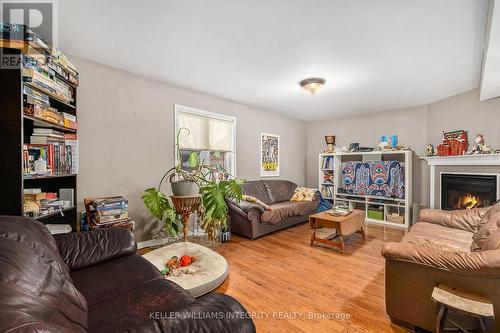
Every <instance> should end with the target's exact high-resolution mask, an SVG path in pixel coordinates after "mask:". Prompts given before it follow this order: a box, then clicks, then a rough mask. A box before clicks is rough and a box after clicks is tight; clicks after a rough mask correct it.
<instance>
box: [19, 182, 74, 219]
mask: <svg viewBox="0 0 500 333" xmlns="http://www.w3.org/2000/svg"><path fill="white" fill-rule="evenodd" d="M23 202H24V215H25V216H29V217H33V218H40V217H43V216H46V215H49V214H53V213H57V212H62V210H64V209H67V208H70V207H71V201H70V200H62V199H61V198H59V197H58V195H57V193H54V192H42V189H41V188H31V189H24V195H23Z"/></svg>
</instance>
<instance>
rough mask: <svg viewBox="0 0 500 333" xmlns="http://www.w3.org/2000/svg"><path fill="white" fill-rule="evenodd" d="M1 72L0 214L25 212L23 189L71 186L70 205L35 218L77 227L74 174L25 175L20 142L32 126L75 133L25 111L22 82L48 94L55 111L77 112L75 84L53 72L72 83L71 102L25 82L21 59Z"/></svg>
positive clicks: (13, 52)
mask: <svg viewBox="0 0 500 333" xmlns="http://www.w3.org/2000/svg"><path fill="white" fill-rule="evenodd" d="M1 51H2V52H4V53H7V54H9V55H12V56H14V57H18V58H19V59H21V57H22V53H21V51H20V50H18V49H7V48H2V49H1ZM1 72H2V75H0V100H1V101H2V112H1V113H0V133H2V140H0V151H1V152H2V159H3V161H2V163H0V174H1V177H2V193H1V194H0V202H1V204H0V215H17V216H23V215H25V212H24V205H23V195H24V189H29V188H40V189H41V190H42V192H55V193H59V190H60V189H61V188H70V189H74V193H75V194H74V198H73V202H74V205H73V206H72V207H68V208H64V209H62V210H61V211H58V212H54V213H49V214H46V215H40V216H37V217H35V218H36V219H37V220H39V221H40V222H43V223H45V224H47V223H51V224H69V225H71V227H72V229H73V231H77V230H78V227H79V226H78V218H77V210H76V207H75V206H76V203H77V196H76V193H77V177H76V174H54V175H36V176H35V175H25V174H24V164H23V146H24V145H25V144H27V143H30V136H31V135H32V133H33V128H35V127H37V128H38V127H42V128H52V129H55V130H58V131H60V132H64V133H77V131H76V130H75V129H72V128H68V127H65V126H62V125H60V124H56V123H52V122H50V121H47V120H44V119H40V118H36V117H34V116H31V115H26V114H24V112H23V106H24V103H25V102H24V86H28V87H30V88H31V89H33V90H36V91H39V92H42V93H43V94H45V95H48V96H49V102H50V106H51V107H53V108H55V109H57V111H59V112H65V113H67V114H70V115H73V116H76V115H77V114H76V112H77V106H76V90H77V85H75V84H73V83H71V82H69V81H68V80H65V78H64V77H63V76H61V75H60V74H57V73H56V75H58V79H60V80H61V81H65V82H67V83H68V84H70V85H71V90H72V92H73V98H74V103H70V102H67V101H65V100H64V99H62V98H60V97H58V96H56V95H55V94H53V93H51V92H49V91H47V90H46V89H42V88H40V87H38V86H36V85H35V84H32V83H30V82H24V80H23V63H22V61H19V63H18V64H17V65H16V66H11V67H9V68H8V69H5V68H2V69H1Z"/></svg>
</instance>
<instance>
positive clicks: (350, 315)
mask: <svg viewBox="0 0 500 333" xmlns="http://www.w3.org/2000/svg"><path fill="white" fill-rule="evenodd" d="M311 232H312V231H311V229H310V227H309V225H308V224H303V225H300V226H296V227H292V228H288V229H286V230H283V231H280V232H277V233H274V234H271V235H268V236H264V237H262V238H259V239H257V240H254V241H251V240H248V239H245V238H242V237H238V236H234V235H233V238H232V240H231V242H230V243H227V244H223V245H221V246H220V247H218V248H217V250H216V251H217V252H219V253H220V254H222V255H223V256H224V257H225V258H226V259H227V261H228V262H229V267H230V272H229V277H228V278H227V279H226V281H225V282H224V283H223V284H222V285H221V286H220V287H219V288H218V289H217V291H218V292H222V293H225V294H228V295H231V296H233V297H235V298H236V299H237V300H238V301H240V302H241V303H242V304H243V306H245V308H246V309H247V310H248V311H249V312H250V313H251V314H252V316H254V322H255V325H256V327H257V332H259V333H261V332H262V333H263V332H343V333H344V332H370V333H372V332H407V331H406V330H404V329H403V328H400V327H398V326H395V325H393V324H391V323H390V320H389V318H388V317H387V315H386V314H385V303H384V259H383V257H382V256H381V255H380V250H381V248H382V246H383V244H384V243H385V241H384V232H383V229H382V228H380V227H374V226H370V227H369V228H368V237H367V240H366V241H363V239H362V238H361V236H360V235H357V234H355V235H352V236H350V237H348V238H347V241H346V249H345V254H343V255H341V254H340V253H339V252H337V251H336V250H334V249H329V248H325V247H322V246H310V245H309V241H310V237H311ZM402 235H403V232H402V231H396V230H389V229H387V232H386V233H385V238H386V240H387V241H399V240H400V238H401V237H402ZM310 315H313V316H315V317H314V318H310ZM318 316H323V317H318ZM339 316H344V317H343V318H339Z"/></svg>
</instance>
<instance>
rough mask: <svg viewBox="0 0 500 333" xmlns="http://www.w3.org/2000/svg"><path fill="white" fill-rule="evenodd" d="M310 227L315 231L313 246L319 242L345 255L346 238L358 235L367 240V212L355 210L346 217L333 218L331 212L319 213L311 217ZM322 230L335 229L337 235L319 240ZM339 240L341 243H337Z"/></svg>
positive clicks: (312, 238)
mask: <svg viewBox="0 0 500 333" xmlns="http://www.w3.org/2000/svg"><path fill="white" fill-rule="evenodd" d="M309 225H310V226H311V228H313V229H314V231H313V234H312V236H311V245H313V244H314V242H319V243H323V244H327V245H330V246H334V247H337V248H339V249H340V252H341V253H344V237H345V236H348V235H351V234H354V233H358V234H361V235H362V236H363V239H365V229H364V225H365V212H364V211H363V210H358V209H355V210H353V211H352V212H350V213H349V214H348V215H345V216H333V215H331V214H330V213H329V212H322V213H317V214H313V215H311V216H309ZM322 228H334V229H335V234H334V236H333V237H332V239H325V238H318V237H316V232H317V231H318V229H322ZM337 238H338V240H339V241H336V239H337Z"/></svg>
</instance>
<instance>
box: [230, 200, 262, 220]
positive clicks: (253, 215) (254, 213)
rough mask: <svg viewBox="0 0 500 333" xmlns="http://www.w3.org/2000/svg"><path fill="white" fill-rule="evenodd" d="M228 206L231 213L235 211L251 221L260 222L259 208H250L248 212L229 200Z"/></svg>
mask: <svg viewBox="0 0 500 333" xmlns="http://www.w3.org/2000/svg"><path fill="white" fill-rule="evenodd" d="M227 207H228V210H229V213H235V214H238V215H240V216H242V217H244V218H246V219H247V220H249V221H254V220H255V221H257V222H260V211H259V210H258V209H257V208H250V209H249V210H248V212H246V213H245V212H244V211H243V210H242V209H241V208H240V207H239V206H238V205H236V204H235V203H233V202H231V201H228V202H227Z"/></svg>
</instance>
